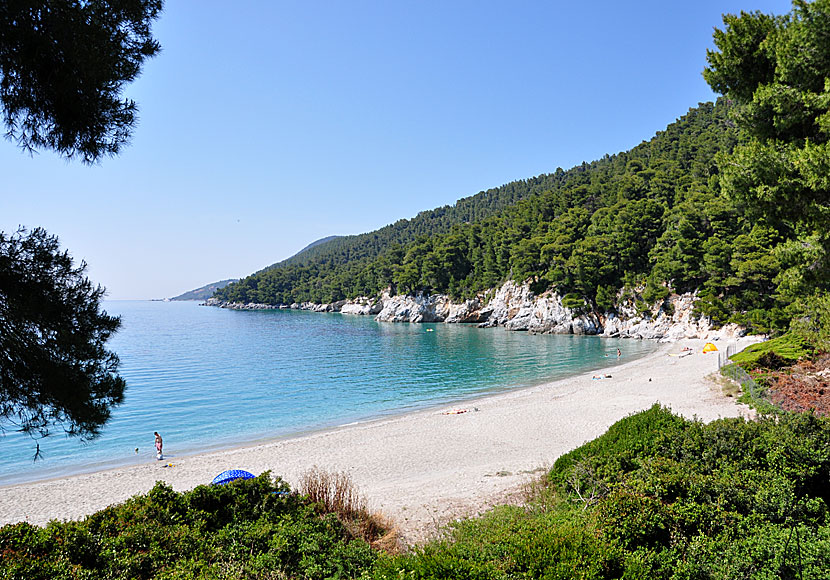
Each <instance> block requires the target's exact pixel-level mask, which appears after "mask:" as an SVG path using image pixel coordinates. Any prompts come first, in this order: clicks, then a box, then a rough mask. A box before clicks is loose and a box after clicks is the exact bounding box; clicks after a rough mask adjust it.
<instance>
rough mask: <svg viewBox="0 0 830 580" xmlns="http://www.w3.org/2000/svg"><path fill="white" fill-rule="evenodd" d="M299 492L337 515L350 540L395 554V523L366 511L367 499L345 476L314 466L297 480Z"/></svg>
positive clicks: (397, 545)
mask: <svg viewBox="0 0 830 580" xmlns="http://www.w3.org/2000/svg"><path fill="white" fill-rule="evenodd" d="M299 492H300V494H302V495H305V496H306V497H308V499H309V500H311V501H312V502H314V503H316V504H318V505H319V506H320V509H321V511H322V512H323V513H327V514H328V513H333V514H336V515H337V518H338V519H339V520H340V521H341V522H342V523H343V525H344V526H345V527H346V529H347V530H348V531H349V534H351V535H352V537H355V538H360V539H363V540H365V541H367V542H369V544H371V545H372V547H374V548H376V549H379V550H384V551H386V552H397V551H398V549H399V547H400V546H399V543H400V541H399V534H398V531H397V528H396V527H395V525H394V522H392V521H391V520H390V519H389V518H387V517H386V516H385V515H383V514H381V513H380V512H374V513H372V512H370V511H369V510H368V508H367V505H366V499H365V498H364V497H363V496H362V495H360V492H359V491H358V489H357V486H356V485H355V484H354V481H352V476H351V475H349V474H348V473H346V472H344V471H338V472H334V473H332V472H329V471H326V470H324V469H320V468H319V467H317V466H314V467H312V468H311V469H309V470H308V471H306V472H305V473H304V474H302V476H301V477H300V485H299Z"/></svg>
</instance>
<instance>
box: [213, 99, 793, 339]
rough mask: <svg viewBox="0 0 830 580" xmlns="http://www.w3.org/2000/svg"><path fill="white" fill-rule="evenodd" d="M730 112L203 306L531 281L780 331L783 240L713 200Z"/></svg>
mask: <svg viewBox="0 0 830 580" xmlns="http://www.w3.org/2000/svg"><path fill="white" fill-rule="evenodd" d="M729 115H730V105H729V103H728V101H726V100H725V99H721V100H719V101H718V102H717V103H714V104H712V103H705V104H701V105H699V106H698V107H696V108H694V109H691V110H690V111H689V112H688V114H686V115H684V116H683V117H681V118H680V119H678V120H677V121H676V122H675V123H673V124H671V125H669V126H668V127H667V128H666V130H665V131H661V132H659V133H658V134H657V135H655V136H654V137H653V138H652V139H651V140H650V141H648V142H644V143H641V144H640V145H638V146H636V147H634V148H633V149H631V150H630V151H627V152H624V153H620V154H617V155H614V156H606V157H604V158H603V159H600V160H598V161H595V162H592V163H584V164H582V165H580V166H577V167H575V168H573V169H571V170H569V171H562V170H557V172H556V173H554V174H552V175H546V176H540V177H538V178H535V179H533V180H528V181H523V182H516V183H513V184H509V185H506V186H504V187H502V188H500V189H498V190H495V192H484V193H482V194H479V195H477V196H473V197H470V198H466V199H464V200H461V201H460V202H459V203H458V204H457V205H456V206H455V207H454V208H444V209H443V210H434V211H433V212H425V213H424V214H421V215H419V216H418V218H416V219H415V220H412V221H411V222H408V221H406V220H403V221H401V222H398V223H397V224H394V225H392V226H388V227H387V228H384V229H382V230H379V231H378V232H375V233H372V234H364V235H363V236H354V237H351V238H340V239H337V240H335V241H334V242H330V243H328V244H322V245H320V246H317V248H315V249H316V250H317V252H316V253H314V254H311V253H308V252H307V253H305V254H304V259H303V260H302V261H295V262H293V263H281V264H280V265H278V266H280V267H271V268H268V269H265V270H263V271H261V272H259V273H257V274H255V275H253V276H249V277H248V278H245V279H243V280H241V281H240V282H239V283H237V284H234V285H231V286H228V287H227V288H225V289H223V290H221V291H219V292H217V294H216V297H217V298H220V299H223V300H228V301H232V302H260V303H270V304H279V303H283V304H285V303H292V302H299V301H312V302H332V301H335V300H340V299H343V298H353V297H356V296H361V295H366V296H372V295H376V294H378V293H380V292H381V291H382V290H384V289H385V288H387V287H391V288H392V291H393V293H410V294H412V293H417V292H426V293H431V292H447V293H449V294H450V295H452V296H454V297H457V298H462V297H469V296H471V295H473V294H475V293H477V292H481V291H484V290H487V289H489V288H492V287H494V286H497V285H498V284H500V283H501V282H503V281H505V280H507V279H515V280H518V281H524V280H527V279H532V280H534V284H533V285H534V289H535V290H537V291H543V290H546V289H548V288H555V289H556V290H557V291H558V292H559V293H560V294H561V295H563V296H565V297H566V300H565V303H566V304H567V305H568V306H571V307H582V308H589V309H595V310H601V311H606V310H609V309H613V308H614V306H615V305H616V303H617V301H618V300H620V299H621V298H623V297H624V298H630V297H634V298H636V299H639V300H641V301H642V304H644V305H645V304H649V305H650V304H653V303H654V302H656V301H658V300H660V299H663V298H665V297H667V296H668V295H669V293H670V292H671V291H674V292H685V291H691V290H695V289H701V291H702V292H701V294H702V297H703V299H702V300H701V302H700V303H699V306H698V308H699V310H700V311H701V312H702V313H705V314H708V315H711V316H712V317H713V318H714V320H715V322H716V323H724V322H727V321H728V320H733V321H738V322H742V323H744V324H748V325H751V326H753V327H755V328H756V330H759V331H767V330H769V329H770V328H772V327H776V326H779V325H781V324H783V322H784V314H783V312H782V307H783V306H784V305H785V304H786V303H787V299H786V298H781V297H778V296H776V295H775V289H776V285H775V282H774V279H775V276H776V275H777V273H778V271H779V269H780V268H781V265H780V264H779V262H778V259H777V258H776V256H775V254H774V251H773V249H774V246H775V245H776V244H777V243H778V242H780V241H782V239H783V237H782V235H781V234H780V233H779V232H778V231H777V230H775V229H774V228H773V227H771V226H768V225H766V224H765V223H763V222H762V221H758V220H755V219H750V218H748V217H747V216H746V215H745V212H744V211H742V209H741V208H740V207H739V206H738V205H736V204H734V203H732V202H731V201H730V200H729V199H728V198H727V197H725V196H723V195H721V194H720V191H719V182H718V175H719V172H718V166H717V163H716V155H717V154H718V153H719V152H730V151H732V150H733V148H734V147H735V145H736V143H737V142H738V129H737V128H736V126H735V124H734V122H732V121H731V119H730V116H729ZM493 199H497V200H498V203H493ZM509 202H515V203H509ZM451 210H452V211H451ZM413 237H414V239H412V238H413ZM635 290H636V291H637V292H636V293H635Z"/></svg>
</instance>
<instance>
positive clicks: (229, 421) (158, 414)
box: [0, 301, 656, 485]
mask: <svg viewBox="0 0 830 580" xmlns="http://www.w3.org/2000/svg"><path fill="white" fill-rule="evenodd" d="M104 308H105V309H106V310H107V311H108V312H109V313H110V314H117V315H120V316H121V317H122V321H123V326H122V329H121V330H120V331H119V333H118V334H117V335H116V336H115V337H113V338H112V339H111V341H110V346H111V348H112V350H114V351H115V352H116V353H117V354H118V356H119V357H120V358H121V369H120V372H121V375H122V376H123V377H124V378H125V379H126V381H127V385H128V387H127V394H126V400H125V402H124V403H123V404H122V405H121V406H120V407H118V408H116V409H115V411H114V413H113V416H112V419H111V420H110V422H109V423H108V424H107V426H106V427H105V428H104V430H103V434H102V435H101V437H99V438H98V439H96V440H95V441H93V442H90V443H83V442H80V441H78V440H77V439H70V438H67V437H65V436H64V435H63V433H62V431H60V429H59V428H58V429H57V430H55V431H54V432H53V435H51V436H50V437H48V438H46V439H43V440H41V441H40V446H41V450H42V452H43V455H44V458H43V459H41V460H38V461H36V462H33V461H32V456H33V454H34V451H35V441H34V440H32V439H31V438H29V437H28V436H24V435H22V434H20V433H16V432H9V431H7V432H6V433H5V434H4V435H0V448H2V458H3V461H2V462H0V485H2V484H12V483H19V482H26V481H34V480H38V479H44V478H50V477H57V476H63V475H68V474H74V473H82V472H86V471H95V470H99V469H104V468H108V467H116V466H121V465H127V464H134V463H143V462H151V461H155V458H154V455H153V432H154V431H159V432H160V433H161V434H162V435H163V436H164V442H165V452H166V453H165V455H166V456H167V458H170V459H173V460H174V459H175V457H177V456H181V455H185V454H190V453H194V452H199V451H207V450H212V449H219V448H227V447H233V446H237V445H240V444H244V443H251V442H255V441H259V440H263V439H273V438H278V437H285V436H290V435H294V434H299V433H303V432H308V431H312V430H318V429H323V428H327V427H332V426H336V425H343V424H346V423H351V422H355V421H363V420H368V419H372V418H376V417H379V416H383V415H388V414H395V413H401V412H406V411H411V410H415V409H421V408H426V407H429V406H434V405H446V404H455V403H456V402H458V403H460V402H461V401H463V400H464V399H467V398H471V397H474V396H478V395H483V394H490V393H497V392H503V391H505V390H509V389H516V388H521V387H528V386H532V385H535V384H539V383H542V382H546V381H550V380H555V379H559V378H564V377H566V376H569V375H572V374H575V373H581V372H585V371H591V370H596V369H601V368H603V367H607V366H611V365H614V364H616V363H617V357H616V351H617V348H618V347H619V348H620V349H622V352H623V360H631V359H632V358H636V357H640V356H643V355H645V354H647V353H649V352H652V351H653V350H654V349H655V348H656V344H654V343H652V342H648V341H635V340H617V339H603V338H597V337H584V336H583V337H579V336H548V335H535V336H534V335H528V334H526V333H521V332H508V331H505V330H503V329H501V328H494V329H479V328H476V327H475V326H466V325H455V324H453V325H448V324H395V323H378V322H375V321H374V320H373V319H372V318H371V317H363V316H347V315H341V314H318V313H312V312H304V311H293V310H268V311H232V310H222V309H219V308H211V307H206V306H199V305H198V304H197V303H196V302H144V301H110V302H107V303H105V305H104ZM136 448H138V453H137V454H136V452H135V449H136Z"/></svg>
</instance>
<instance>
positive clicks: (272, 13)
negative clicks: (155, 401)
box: [0, 0, 790, 299]
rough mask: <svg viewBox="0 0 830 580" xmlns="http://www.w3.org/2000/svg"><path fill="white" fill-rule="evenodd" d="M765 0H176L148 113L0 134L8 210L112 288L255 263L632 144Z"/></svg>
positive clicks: (668, 113) (141, 288) (165, 285)
mask: <svg viewBox="0 0 830 580" xmlns="http://www.w3.org/2000/svg"><path fill="white" fill-rule="evenodd" d="M741 10H747V11H751V10H760V11H762V12H767V13H775V14H783V13H786V12H788V11H789V10H790V3H789V2H785V1H770V0H722V1H718V2H715V1H708V0H704V1H699V2H666V1H665V0H662V1H647V2H636V3H630V2H618V1H615V2H610V1H608V2H605V1H603V2H582V3H576V2H542V1H539V2H529V1H521V0H517V1H513V2H481V1H469V2H446V1H441V2H438V1H417V2H416V1H406V2H404V1H400V2H398V1H395V2H388V1H380V0H378V1H360V0H356V1H350V2H346V1H320V2H313V1H312V2H300V1H294V2H286V1H265V0H263V1H256V2H255V1H247V2H246V1H240V2H233V3H228V2H219V1H215V0H210V1H198V2H197V1H196V0H168V2H167V6H166V8H165V12H164V13H163V15H162V16H161V18H160V19H159V20H158V21H157V23H156V25H155V27H154V32H155V34H156V36H157V38H158V40H159V41H160V42H161V44H162V53H161V54H160V55H159V56H157V57H156V58H155V59H153V60H151V61H149V62H148V63H147V64H146V66H145V68H144V71H143V74H142V76H141V78H140V79H139V80H138V81H136V82H135V83H133V84H132V85H130V86H128V87H127V89H126V91H125V94H126V95H127V96H129V97H130V98H133V99H134V100H136V101H137V102H138V105H139V108H140V123H139V125H138V127H137V128H136V130H135V132H134V135H133V139H132V144H131V145H130V146H129V147H127V148H126V149H124V151H123V153H122V154H121V155H120V156H119V157H117V158H112V159H106V160H104V161H103V162H102V163H101V164H100V165H96V166H92V167H88V166H84V165H81V164H80V163H77V162H67V161H64V160H62V159H60V158H58V157H57V156H56V155H55V154H54V153H51V152H49V151H44V152H41V153H39V154H36V155H35V156H34V157H29V156H28V155H27V154H26V153H23V152H22V151H21V150H19V149H18V148H17V147H16V145H15V144H14V143H12V142H10V141H6V140H0V173H2V180H0V190H1V191H0V230H4V231H6V232H9V231H11V230H14V229H15V228H16V227H17V226H18V225H19V224H22V225H26V226H28V227H30V228H31V227H34V226H42V227H44V228H46V229H47V230H48V231H49V232H50V233H53V234H56V235H58V236H59V237H60V239H61V243H62V245H63V246H65V247H67V248H68V249H69V250H70V252H71V253H72V254H73V256H74V257H75V258H76V259H78V260H80V259H83V260H86V261H87V262H88V264H89V275H90V277H91V278H92V279H93V280H94V281H95V282H97V283H101V284H103V285H104V286H106V287H107V288H108V290H109V297H110V298H113V299H134V298H160V297H165V296H173V295H176V294H179V293H181V292H184V291H186V290H189V289H192V288H195V287H197V286H201V285H203V284H206V283H209V282H213V281H216V280H220V279H223V278H230V277H242V276H245V275H247V274H249V273H251V272H253V271H255V270H258V269H260V268H262V267H264V266H267V265H269V264H272V263H274V262H276V261H278V260H281V259H283V258H286V257H288V256H290V255H292V254H293V253H295V252H296V251H298V250H299V249H301V248H302V247H304V246H305V245H307V244H308V243H310V242H312V241H314V240H316V239H319V238H321V237H325V236H329V235H333V234H355V233H362V232H366V231H370V230H373V229H376V228H378V227H382V226H384V225H386V224H388V223H391V222H394V221H396V220H397V219H399V218H404V217H412V216H414V215H415V214H416V213H418V212H419V211H421V210H424V209H431V208H433V207H438V206H441V205H445V204H451V203H453V202H454V201H455V200H456V199H458V198H460V197H466V196H469V195H472V194H475V193H477V192H478V191H480V190H482V189H487V188H490V187H496V186H499V185H501V184H503V183H506V182H509V181H512V180H515V179H522V178H526V177H530V176H533V175H538V174H540V173H547V172H551V171H554V170H555V169H556V168H557V167H562V168H564V169H567V168H569V167H572V166H573V165H576V164H578V163H580V162H582V161H583V160H584V161H590V160H593V159H596V158H599V157H601V156H602V155H604V154H605V153H615V152H618V151H622V150H627V149H630V148H631V147H633V146H635V145H637V144H638V143H639V142H641V141H642V140H645V139H649V138H650V137H651V136H652V135H653V134H654V133H655V132H656V131H658V130H661V129H663V128H665V126H666V125H667V124H669V123H671V122H672V121H674V120H675V119H676V118H677V117H679V116H681V115H683V114H685V112H686V111H687V110H688V109H689V108H690V107H693V106H695V105H696V104H697V103H698V102H701V101H707V100H712V99H713V98H714V95H713V94H712V92H711V91H710V90H709V88H708V86H707V85H706V83H705V82H704V81H703V78H702V76H701V71H702V69H703V67H704V66H705V55H706V49H707V48H711V47H712V30H713V28H714V27H716V26H721V24H722V21H721V15H722V14H723V13H725V12H733V13H734V12H739V11H741Z"/></svg>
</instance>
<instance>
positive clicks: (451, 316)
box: [206, 281, 743, 340]
mask: <svg viewBox="0 0 830 580" xmlns="http://www.w3.org/2000/svg"><path fill="white" fill-rule="evenodd" d="M696 300H697V298H696V296H695V295H694V294H692V293H687V294H682V295H679V296H672V297H671V298H669V299H668V300H667V301H666V302H665V303H663V304H660V305H658V306H655V307H654V308H653V309H651V310H650V311H649V312H647V313H643V314H640V313H638V312H637V310H636V308H634V306H633V305H631V304H623V305H621V306H619V307H618V308H617V311H616V312H609V313H605V314H602V315H597V314H593V313H590V314H581V313H578V312H574V311H573V310H572V309H570V308H566V307H565V306H563V305H562V298H561V297H560V296H559V295H558V294H556V293H555V292H545V293H543V294H540V295H537V294H535V293H534V292H533V291H532V290H531V289H530V286H529V285H528V284H518V283H516V282H513V281H508V282H506V283H504V284H503V285H502V286H501V287H500V288H498V289H495V290H490V291H488V292H486V293H484V294H482V295H480V296H477V297H476V298H472V299H470V300H466V301H464V302H460V303H457V302H453V301H452V300H451V299H450V297H449V296H446V295H444V294H431V295H424V294H417V295H415V296H410V295H396V296H390V294H389V293H388V292H384V293H383V294H382V295H381V296H377V297H374V298H369V297H362V298H356V299H354V300H341V301H339V302H334V303H332V304H314V303H311V302H303V303H301V304H297V303H295V304H290V305H279V306H274V305H266V304H234V303H226V302H221V301H218V300H215V299H210V300H208V301H207V302H206V304H207V305H209V306H220V307H222V308H232V309H238V310H256V309H264V308H268V309H273V308H293V309H299V310H312V311H314V312H340V313H342V314H352V315H364V316H375V317H376V319H377V320H378V321H381V322H415V323H417V322H446V323H466V324H478V325H479V326H482V327H494V326H502V327H504V328H506V329H507V330H518V331H527V332H532V333H537V334H590V335H600V336H606V337H620V338H643V339H659V340H677V339H681V338H706V339H710V340H717V339H720V338H724V339H726V338H734V337H737V336H741V335H742V334H743V329H742V328H741V327H739V326H737V325H734V324H728V325H726V326H723V327H721V328H720V329H717V330H715V329H713V328H712V324H711V321H710V320H709V319H708V318H707V317H699V318H698V317H695V316H694V314H693V311H694V304H695V301H696Z"/></svg>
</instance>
